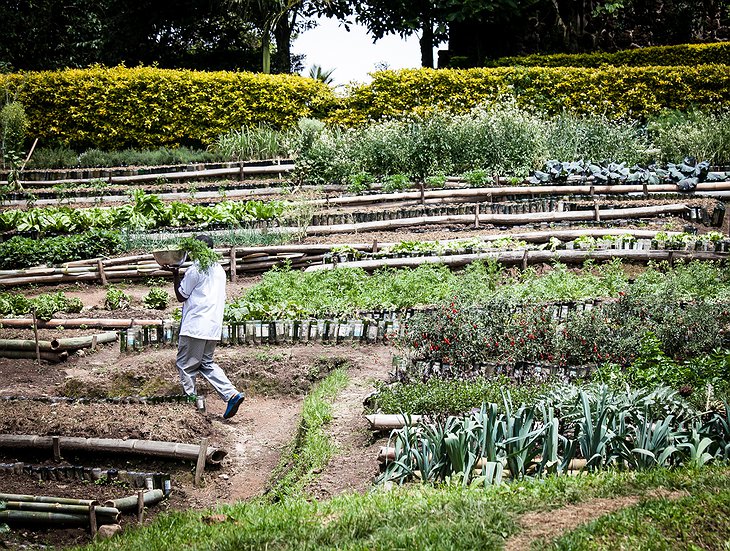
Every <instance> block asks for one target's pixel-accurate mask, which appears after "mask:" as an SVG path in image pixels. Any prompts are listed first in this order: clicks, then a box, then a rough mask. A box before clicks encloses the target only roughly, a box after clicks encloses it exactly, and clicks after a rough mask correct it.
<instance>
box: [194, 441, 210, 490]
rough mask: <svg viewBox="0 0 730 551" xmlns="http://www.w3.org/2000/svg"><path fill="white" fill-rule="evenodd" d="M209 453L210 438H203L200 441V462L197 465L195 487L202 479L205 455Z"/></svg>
mask: <svg viewBox="0 0 730 551" xmlns="http://www.w3.org/2000/svg"><path fill="white" fill-rule="evenodd" d="M207 453H208V439H207V438H203V439H202V440H201V441H200V450H199V451H198V463H197V464H196V465H195V482H194V483H195V487H196V488H197V487H198V486H199V485H200V479H201V478H202V477H203V471H204V470H205V456H206V455H207Z"/></svg>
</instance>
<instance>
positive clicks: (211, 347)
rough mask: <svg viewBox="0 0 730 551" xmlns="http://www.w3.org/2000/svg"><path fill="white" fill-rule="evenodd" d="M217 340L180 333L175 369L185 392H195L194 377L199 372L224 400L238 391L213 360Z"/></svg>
mask: <svg viewBox="0 0 730 551" xmlns="http://www.w3.org/2000/svg"><path fill="white" fill-rule="evenodd" d="M216 344H218V341H207V340H205V339H196V338H193V337H187V336H183V335H181V336H180V337H179V338H178V343H177V362H176V365H177V370H178V371H179V372H180V382H181V383H182V387H183V390H184V391H185V394H188V395H189V394H195V377H196V375H198V373H200V374H201V375H202V376H203V377H205V378H206V379H207V380H208V382H209V383H210V384H211V385H212V386H213V388H214V389H215V390H216V392H217V393H218V394H219V395H220V397H221V398H222V399H223V400H225V401H226V402H227V401H228V400H230V399H231V398H232V397H233V396H235V395H236V394H237V393H238V391H237V390H236V387H234V386H233V384H232V383H231V381H230V380H229V379H228V377H226V374H225V373H223V370H222V369H221V368H220V367H219V366H218V364H217V363H215V362H214V361H213V352H214V351H215V346H216Z"/></svg>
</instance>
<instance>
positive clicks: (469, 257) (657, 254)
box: [305, 249, 728, 272]
mask: <svg viewBox="0 0 730 551" xmlns="http://www.w3.org/2000/svg"><path fill="white" fill-rule="evenodd" d="M669 253H670V251H667V250H656V251H652V250H649V251H643V250H641V251H640V250H635V249H606V250H595V251H577V250H572V251H568V250H556V251H530V254H529V258H528V259H527V260H528V261H529V263H530V264H543V263H550V262H553V261H558V262H562V263H564V264H576V263H583V262H585V261H586V260H588V259H593V260H599V261H600V260H611V259H613V258H621V259H625V260H631V261H639V262H648V261H650V260H654V261H658V260H668V259H669V257H670V255H669ZM673 253H674V258H675V259H677V258H682V259H686V260H725V259H727V258H728V253H713V252H703V251H673ZM523 255H524V253H523V251H501V252H500V251H494V252H483V253H475V254H460V255H448V256H421V257H410V258H408V257H406V258H381V259H376V260H357V261H353V262H341V263H339V265H338V266H339V267H348V268H362V269H363V270H376V269H378V268H381V267H385V266H388V267H392V268H404V267H413V266H419V265H421V264H444V265H445V266H452V267H453V266H464V265H466V264H470V263H471V262H474V261H475V260H482V259H487V258H492V259H494V260H497V261H498V262H501V263H503V264H518V263H520V262H521V261H522V260H523ZM334 268H335V266H333V265H332V264H316V265H312V266H309V267H308V268H306V269H305V271H306V272H314V271H318V270H332V269H334Z"/></svg>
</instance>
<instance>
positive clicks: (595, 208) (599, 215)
mask: <svg viewBox="0 0 730 551" xmlns="http://www.w3.org/2000/svg"><path fill="white" fill-rule="evenodd" d="M593 212H594V213H595V216H596V222H600V221H601V211H600V210H599V209H598V205H593Z"/></svg>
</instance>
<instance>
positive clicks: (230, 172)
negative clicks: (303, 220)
mask: <svg viewBox="0 0 730 551" xmlns="http://www.w3.org/2000/svg"><path fill="white" fill-rule="evenodd" d="M293 169H294V164H277V165H270V166H243V167H238V166H236V167H231V168H212V169H208V170H195V171H177V172H163V173H157V174H154V173H153V174H135V175H131V176H109V177H108V181H109V183H110V184H124V183H139V182H154V181H157V180H158V179H161V178H164V179H166V180H194V179H196V178H213V177H221V176H234V175H238V174H239V173H241V171H242V172H243V174H247V175H251V176H253V175H258V174H280V173H283V172H290V171H291V170H293ZM92 180H98V178H68V179H63V180H44V181H38V180H23V181H21V182H20V183H21V185H23V186H26V185H28V186H31V187H32V186H36V187H38V185H39V184H42V185H43V186H46V187H52V186H54V185H57V184H65V183H69V182H74V183H77V184H81V183H89V182H91V181H92ZM3 184H7V182H2V181H0V185H3Z"/></svg>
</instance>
